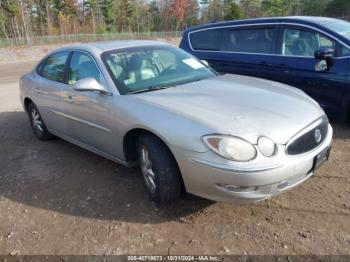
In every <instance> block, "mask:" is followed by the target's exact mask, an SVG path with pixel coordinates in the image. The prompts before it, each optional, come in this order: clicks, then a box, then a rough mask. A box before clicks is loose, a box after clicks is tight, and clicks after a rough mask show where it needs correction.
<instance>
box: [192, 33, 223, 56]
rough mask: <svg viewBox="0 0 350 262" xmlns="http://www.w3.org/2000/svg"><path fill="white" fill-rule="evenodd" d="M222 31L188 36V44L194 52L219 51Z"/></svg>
mask: <svg viewBox="0 0 350 262" xmlns="http://www.w3.org/2000/svg"><path fill="white" fill-rule="evenodd" d="M223 31H224V30H223V29H209V30H203V31H198V32H194V33H191V34H190V43H191V46H192V48H193V49H194V50H207V51H220V50H221V43H222V41H221V38H222V33H223Z"/></svg>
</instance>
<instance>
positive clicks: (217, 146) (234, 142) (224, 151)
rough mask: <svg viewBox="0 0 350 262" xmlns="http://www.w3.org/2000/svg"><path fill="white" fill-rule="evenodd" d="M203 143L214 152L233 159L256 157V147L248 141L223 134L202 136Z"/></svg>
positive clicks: (242, 159) (242, 160)
mask: <svg viewBox="0 0 350 262" xmlns="http://www.w3.org/2000/svg"><path fill="white" fill-rule="evenodd" d="M203 141H204V143H205V144H206V145H207V146H208V147H209V149H211V150H212V151H214V152H215V153H216V154H218V155H220V156H222V157H224V158H226V159H229V160H234V161H241V162H245V161H249V160H252V159H254V158H255V157H256V149H255V147H254V146H253V145H252V144H250V143H249V142H248V141H246V140H243V139H241V138H238V137H233V136H224V135H208V136H203Z"/></svg>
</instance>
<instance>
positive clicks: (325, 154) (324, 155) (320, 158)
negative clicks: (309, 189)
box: [313, 147, 331, 170]
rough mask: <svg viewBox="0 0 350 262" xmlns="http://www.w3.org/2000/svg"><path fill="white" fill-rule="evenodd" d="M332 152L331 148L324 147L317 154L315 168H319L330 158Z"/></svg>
mask: <svg viewBox="0 0 350 262" xmlns="http://www.w3.org/2000/svg"><path fill="white" fill-rule="evenodd" d="M330 152H331V148H330V147H328V148H325V149H323V150H322V151H321V152H320V153H319V154H318V155H317V156H315V158H314V167H313V170H315V169H317V168H319V167H320V166H321V165H322V164H323V163H324V162H326V161H327V160H328V158H329V154H330Z"/></svg>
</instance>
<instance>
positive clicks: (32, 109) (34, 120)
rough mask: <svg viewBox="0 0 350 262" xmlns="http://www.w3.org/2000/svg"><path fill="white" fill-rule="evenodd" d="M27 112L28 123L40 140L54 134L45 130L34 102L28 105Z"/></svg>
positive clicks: (47, 138)
mask: <svg viewBox="0 0 350 262" xmlns="http://www.w3.org/2000/svg"><path fill="white" fill-rule="evenodd" d="M28 114H29V120H30V125H31V127H32V129H33V131H34V134H35V136H36V137H37V138H38V139H40V140H50V139H52V138H54V136H53V135H52V134H51V133H50V132H49V131H48V130H47V128H46V125H45V123H44V120H43V119H42V117H41V115H40V113H39V110H38V108H37V107H36V106H35V104H34V103H31V104H30V105H29V107H28Z"/></svg>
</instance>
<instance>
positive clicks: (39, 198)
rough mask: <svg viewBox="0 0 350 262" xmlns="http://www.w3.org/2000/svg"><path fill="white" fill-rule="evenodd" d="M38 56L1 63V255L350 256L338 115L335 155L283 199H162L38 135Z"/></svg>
mask: <svg viewBox="0 0 350 262" xmlns="http://www.w3.org/2000/svg"><path fill="white" fill-rule="evenodd" d="M33 64H34V63H33V62H18V63H16V62H14V61H12V62H11V63H4V62H2V63H1V64H0V254H9V253H12V254H97V255H100V254H280V255H283V254H348V255H350V174H349V173H350V162H349V159H350V126H349V125H345V124H339V123H333V125H334V128H335V134H334V141H333V149H332V153H331V157H330V161H329V162H328V163H326V164H325V165H324V166H323V167H321V168H320V169H319V170H317V172H316V174H315V176H313V177H312V178H311V179H309V180H308V181H307V182H305V183H304V184H302V185H301V186H299V187H298V188H296V189H294V190H292V191H290V192H288V193H285V194H283V195H281V196H279V197H276V198H273V199H271V200H268V201H265V202H262V203H259V204H254V205H244V206H240V205H230V204H223V203H214V202H210V201H207V200H204V199H200V198H196V197H193V196H186V197H184V198H183V199H182V200H181V201H179V202H178V203H176V204H174V205H172V206H167V207H162V206H161V207H160V206H157V205H155V204H153V203H151V202H150V201H149V200H148V199H147V197H145V196H146V193H145V189H144V187H143V184H142V181H141V177H140V175H139V173H138V172H137V170H135V169H126V168H123V167H121V166H119V165H117V164H115V163H113V162H111V161H109V160H106V159H103V158H102V157H99V156H97V155H95V154H93V153H90V152H88V151H85V150H83V149H80V148H79V147H76V146H74V145H72V144H70V143H68V142H65V141H63V140H60V139H56V140H53V141H50V142H41V141H38V140H36V139H35V137H34V135H33V134H32V131H31V130H30V127H29V124H28V120H27V116H26V115H25V113H24V112H23V111H22V108H21V106H20V103H19V99H18V78H19V77H20V75H21V74H23V73H24V72H26V71H29V70H30V69H31V68H32V66H33Z"/></svg>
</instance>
